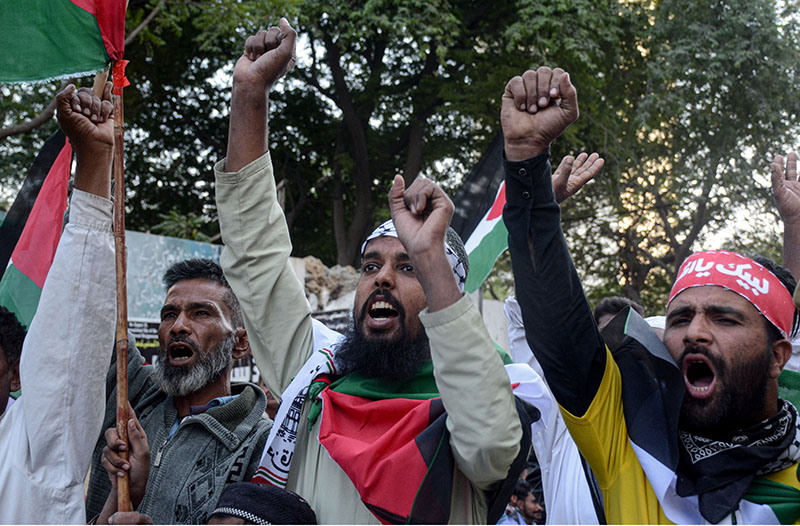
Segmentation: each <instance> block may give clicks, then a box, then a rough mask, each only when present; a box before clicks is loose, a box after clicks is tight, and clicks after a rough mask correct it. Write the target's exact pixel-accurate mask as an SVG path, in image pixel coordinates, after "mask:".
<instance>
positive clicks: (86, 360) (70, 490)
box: [0, 190, 116, 524]
mask: <svg viewBox="0 0 800 526" xmlns="http://www.w3.org/2000/svg"><path fill="white" fill-rule="evenodd" d="M111 208H112V204H111V201H109V200H108V199H103V198H101V197H98V196H96V195H93V194H88V193H85V192H81V191H80V190H75V191H74V192H73V195H72V206H71V209H70V214H69V224H68V225H67V228H66V229H65V230H64V233H63V234H62V236H61V241H60V242H59V245H58V250H57V251H56V256H55V259H54V261H53V264H52V266H51V267H50V272H49V273H48V276H47V280H46V281H45V284H44V288H43V289H42V294H41V297H40V299H39V306H38V310H37V312H36V316H35V317H34V319H33V321H32V322H31V325H30V327H29V329H28V335H27V337H26V338H25V343H24V344H23V347H22V357H21V360H20V376H21V379H22V390H23V393H24V394H23V395H22V396H21V397H20V398H19V399H18V400H17V401H16V402H15V403H14V404H13V405H12V406H11V407H9V408H8V409H6V411H5V413H4V414H3V416H2V418H0V524H29V523H39V524H69V523H72V524H85V523H86V516H85V515H86V514H85V511H84V495H83V480H84V478H85V476H86V472H87V471H88V469H89V462H90V460H91V455H92V450H93V449H94V445H95V442H96V441H97V438H98V437H99V436H100V432H101V429H100V428H101V426H102V423H103V415H104V414H105V400H106V396H105V390H106V384H105V377H106V373H107V371H108V365H109V363H110V361H111V351H112V349H113V345H114V327H115V310H116V301H115V294H116V293H115V278H114V275H115V271H114V245H113V236H112V234H111Z"/></svg>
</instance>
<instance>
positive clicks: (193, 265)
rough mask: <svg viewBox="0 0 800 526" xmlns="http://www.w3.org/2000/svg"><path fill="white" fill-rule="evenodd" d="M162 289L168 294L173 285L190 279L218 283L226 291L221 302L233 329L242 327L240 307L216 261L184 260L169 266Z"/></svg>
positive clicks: (203, 259) (201, 259) (202, 259)
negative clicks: (229, 314)
mask: <svg viewBox="0 0 800 526" xmlns="http://www.w3.org/2000/svg"><path fill="white" fill-rule="evenodd" d="M163 279H164V289H165V290H166V291H167V292H168V291H169V289H171V288H172V286H173V285H175V284H176V283H178V282H179V281H188V280H190V279H206V280H208V281H213V282H215V283H219V284H220V285H222V286H223V287H225V288H226V289H227V292H226V293H225V296H224V297H223V301H224V302H225V305H227V307H228V310H229V311H230V312H231V322H232V323H233V325H234V327H235V328H240V327H244V319H243V317H242V307H241V305H239V300H238V299H237V298H236V295H235V294H234V293H233V290H232V289H231V286H230V284H228V280H227V279H225V274H223V272H222V267H220V266H219V264H218V263H217V262H216V261H213V260H211V259H205V258H195V259H186V260H183V261H179V262H177V263H174V264H172V265H170V267H169V268H168V269H167V271H166V272H164V278H163Z"/></svg>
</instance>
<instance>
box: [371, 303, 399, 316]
mask: <svg viewBox="0 0 800 526" xmlns="http://www.w3.org/2000/svg"><path fill="white" fill-rule="evenodd" d="M399 314H400V313H399V312H398V311H397V309H395V308H394V307H393V306H392V304H391V303H389V302H388V301H384V300H377V301H375V302H374V303H373V304H372V305H370V306H369V315H370V317H371V318H372V319H373V320H376V321H383V320H386V319H387V318H396V317H397V316H398V315H399Z"/></svg>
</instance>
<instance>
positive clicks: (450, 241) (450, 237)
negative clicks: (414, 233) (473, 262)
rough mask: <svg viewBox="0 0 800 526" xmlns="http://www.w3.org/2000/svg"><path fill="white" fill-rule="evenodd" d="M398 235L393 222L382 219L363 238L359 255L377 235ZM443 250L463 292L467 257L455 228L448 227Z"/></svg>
mask: <svg viewBox="0 0 800 526" xmlns="http://www.w3.org/2000/svg"><path fill="white" fill-rule="evenodd" d="M384 236H388V237H398V236H397V229H395V227H394V222H393V221H392V220H391V219H389V220H387V221H384V222H383V223H382V224H381V225H380V226H378V228H376V229H375V230H373V231H372V233H371V234H370V235H369V236H367V239H366V240H364V244H362V245H361V256H362V257H363V256H364V250H366V248H367V243H369V242H370V241H372V240H373V239H375V238H378V237H384ZM444 251H445V254H447V259H448V260H449V261H450V267H451V268H452V269H453V274H454V275H455V277H456V283H458V288H459V289H460V290H461V292H464V285H465V284H466V282H467V273H468V272H469V258H468V257H467V253H466V251H465V250H464V243H463V242H462V241H461V238H459V237H458V234H457V233H456V231H455V230H453V229H452V228H450V227H448V228H447V236H446V237H445V240H444Z"/></svg>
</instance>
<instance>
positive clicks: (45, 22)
mask: <svg viewBox="0 0 800 526" xmlns="http://www.w3.org/2000/svg"><path fill="white" fill-rule="evenodd" d="M125 7H126V1H125V0H3V1H2V2H0V49H2V53H0V84H14V83H22V82H36V81H44V80H50V79H57V78H65V77H74V76H81V75H86V74H92V73H97V72H98V71H101V70H102V69H104V68H105V67H106V65H107V64H108V63H109V62H111V61H112V60H118V59H121V58H122V54H123V45H124V41H125Z"/></svg>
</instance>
